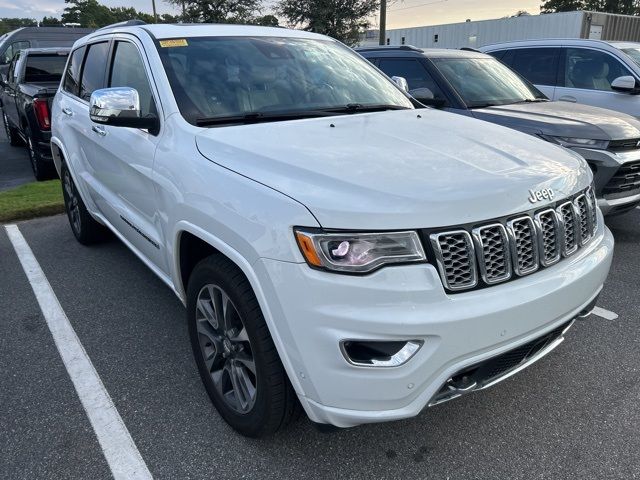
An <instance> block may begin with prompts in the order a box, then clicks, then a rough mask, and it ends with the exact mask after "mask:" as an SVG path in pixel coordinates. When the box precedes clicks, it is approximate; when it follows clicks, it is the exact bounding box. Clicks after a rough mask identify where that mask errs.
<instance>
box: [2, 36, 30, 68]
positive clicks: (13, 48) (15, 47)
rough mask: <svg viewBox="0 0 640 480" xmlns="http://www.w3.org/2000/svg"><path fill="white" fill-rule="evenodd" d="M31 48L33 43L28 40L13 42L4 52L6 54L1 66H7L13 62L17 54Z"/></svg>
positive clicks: (3, 56)
mask: <svg viewBox="0 0 640 480" xmlns="http://www.w3.org/2000/svg"><path fill="white" fill-rule="evenodd" d="M30 46H31V42H29V41H28V40H24V41H20V42H13V43H12V44H11V45H9V46H8V47H7V49H6V50H5V51H4V54H3V55H2V59H1V60H2V61H0V64H1V65H6V64H7V63H9V62H10V61H11V59H12V58H13V56H14V55H15V54H16V52H19V51H20V50H23V49H25V48H29V47H30Z"/></svg>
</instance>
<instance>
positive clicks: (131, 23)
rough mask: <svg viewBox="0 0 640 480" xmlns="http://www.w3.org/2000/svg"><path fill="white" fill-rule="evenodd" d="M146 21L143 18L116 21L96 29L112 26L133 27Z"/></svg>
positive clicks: (144, 23)
mask: <svg viewBox="0 0 640 480" xmlns="http://www.w3.org/2000/svg"><path fill="white" fill-rule="evenodd" d="M146 24H147V22H145V21H144V20H138V19H135V20H127V21H126V22H118V23H112V24H111V25H105V26H104V27H101V28H99V29H98V30H104V29H105V28H113V27H134V26H136V25H146Z"/></svg>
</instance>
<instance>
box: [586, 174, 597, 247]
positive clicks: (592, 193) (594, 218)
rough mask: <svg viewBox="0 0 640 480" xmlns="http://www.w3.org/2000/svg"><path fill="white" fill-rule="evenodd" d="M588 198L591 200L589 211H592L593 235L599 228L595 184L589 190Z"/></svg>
mask: <svg viewBox="0 0 640 480" xmlns="http://www.w3.org/2000/svg"><path fill="white" fill-rule="evenodd" d="M587 200H588V201H589V211H590V212H591V235H593V234H594V233H595V232H596V230H597V229H598V212H597V209H596V207H597V205H598V200H596V194H595V190H594V188H593V186H592V187H590V188H589V190H587Z"/></svg>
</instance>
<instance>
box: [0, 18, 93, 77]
mask: <svg viewBox="0 0 640 480" xmlns="http://www.w3.org/2000/svg"><path fill="white" fill-rule="evenodd" d="M93 31H94V29H93V28H69V27H23V28H18V29H17V30H12V31H11V32H7V33H5V34H4V35H0V74H2V73H4V74H6V73H7V70H8V69H9V62H10V61H11V59H12V58H13V56H14V55H15V54H16V53H17V52H19V51H20V50H24V49H25V48H44V47H71V46H72V45H73V42H75V41H76V40H78V39H79V38H82V37H84V36H85V35H87V34H89V33H91V32H93Z"/></svg>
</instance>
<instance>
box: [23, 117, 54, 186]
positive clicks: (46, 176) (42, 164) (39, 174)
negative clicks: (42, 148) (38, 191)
mask: <svg viewBox="0 0 640 480" xmlns="http://www.w3.org/2000/svg"><path fill="white" fill-rule="evenodd" d="M25 133H26V135H27V150H28V151H29V161H30V162H31V169H32V170H33V176H34V177H36V180H38V181H39V182H42V181H43V180H50V179H52V178H55V173H54V171H55V170H54V168H53V162H47V161H45V160H43V158H42V156H41V155H40V153H38V151H37V150H36V148H35V146H34V144H33V139H32V138H31V130H29V129H27V131H26V132H25Z"/></svg>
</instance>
